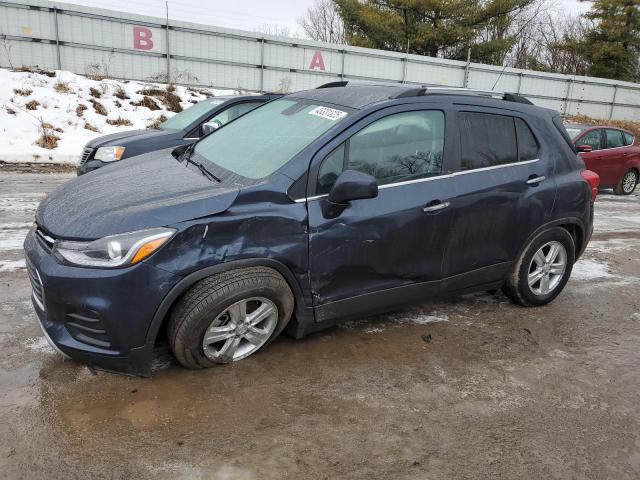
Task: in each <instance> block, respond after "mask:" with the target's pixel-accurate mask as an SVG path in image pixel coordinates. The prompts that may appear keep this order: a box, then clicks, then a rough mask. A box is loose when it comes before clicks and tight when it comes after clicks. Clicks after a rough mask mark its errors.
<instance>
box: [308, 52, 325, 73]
mask: <svg viewBox="0 0 640 480" xmlns="http://www.w3.org/2000/svg"><path fill="white" fill-rule="evenodd" d="M309 70H320V71H323V72H324V71H325V68H324V59H323V58H322V54H321V53H320V52H318V51H317V50H316V51H315V52H313V57H311V63H310V64H309Z"/></svg>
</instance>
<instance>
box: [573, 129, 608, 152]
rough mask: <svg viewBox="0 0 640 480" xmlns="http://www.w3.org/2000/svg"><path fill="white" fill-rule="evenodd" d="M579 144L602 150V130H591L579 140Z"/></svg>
mask: <svg viewBox="0 0 640 480" xmlns="http://www.w3.org/2000/svg"><path fill="white" fill-rule="evenodd" d="M578 145H588V146H589V147H591V148H593V149H594V150H600V149H601V148H602V130H591V131H590V132H588V133H587V134H586V135H585V136H584V137H582V138H581V139H580V140H578Z"/></svg>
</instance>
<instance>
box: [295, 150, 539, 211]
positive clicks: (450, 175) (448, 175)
mask: <svg viewBox="0 0 640 480" xmlns="http://www.w3.org/2000/svg"><path fill="white" fill-rule="evenodd" d="M539 161H540V159H539V158H534V159H533V160H525V161H524V162H513V163H504V164H502V165H492V166H490V167H482V168H473V169H470V170H461V171H459V172H453V173H445V174H443V175H438V176H435V177H426V178H416V179H415V180H406V181H404V182H395V183H387V184H385V185H380V186H379V187H378V190H382V189H385V188H392V187H402V186H404V185H412V184H414V183H423V182H430V181H433V180H441V179H444V178H453V177H457V176H459V175H467V174H469V173H477V172H486V171H489V170H497V169H499V168H505V167H517V166H518V165H529V164H531V163H536V162H539ZM328 196H329V194H328V193H325V194H323V195H314V196H313V197H308V198H298V199H296V200H294V202H295V203H304V202H311V201H313V200H319V199H321V198H325V197H328Z"/></svg>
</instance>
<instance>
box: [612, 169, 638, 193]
mask: <svg viewBox="0 0 640 480" xmlns="http://www.w3.org/2000/svg"><path fill="white" fill-rule="evenodd" d="M637 184H638V172H636V171H635V170H629V171H628V172H627V173H625V174H624V175H623V176H622V178H621V179H620V181H619V182H618V184H617V185H616V187H615V188H614V189H613V191H614V193H615V194H616V195H631V194H632V193H633V191H634V190H635V189H636V185H637Z"/></svg>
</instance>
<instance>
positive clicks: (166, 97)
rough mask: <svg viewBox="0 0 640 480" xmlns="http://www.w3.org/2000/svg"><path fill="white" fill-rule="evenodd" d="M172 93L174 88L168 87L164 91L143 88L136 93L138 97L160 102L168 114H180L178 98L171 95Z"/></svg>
mask: <svg viewBox="0 0 640 480" xmlns="http://www.w3.org/2000/svg"><path fill="white" fill-rule="evenodd" d="M174 91H175V86H173V85H169V86H168V87H167V88H166V89H164V90H163V89H160V88H145V89H144V90H140V91H139V92H138V93H139V94H140V95H146V96H149V97H155V98H157V99H158V100H160V101H161V102H162V103H163V104H164V105H165V106H166V107H167V110H169V111H170V112H175V113H180V112H181V111H182V106H181V105H180V97H179V96H177V95H176V94H175V93H173V92H174Z"/></svg>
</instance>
